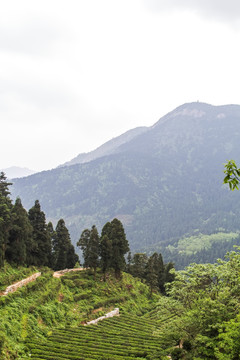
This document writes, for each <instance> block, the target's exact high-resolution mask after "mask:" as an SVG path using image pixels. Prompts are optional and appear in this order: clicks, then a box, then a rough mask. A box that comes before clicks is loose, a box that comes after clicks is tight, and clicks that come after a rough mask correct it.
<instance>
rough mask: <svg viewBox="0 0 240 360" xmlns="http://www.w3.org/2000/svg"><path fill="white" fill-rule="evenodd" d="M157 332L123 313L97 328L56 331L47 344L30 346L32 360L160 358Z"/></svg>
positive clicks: (151, 325)
mask: <svg viewBox="0 0 240 360" xmlns="http://www.w3.org/2000/svg"><path fill="white" fill-rule="evenodd" d="M156 330H157V327H156V325H155V324H154V323H152V321H148V320H145V319H143V318H141V317H137V316H131V315H126V314H123V315H120V317H114V318H109V319H106V320H103V321H100V322H99V323H98V324H97V325H90V326H83V325H82V326H80V327H77V328H70V327H69V328H65V329H57V330H55V331H53V333H52V335H51V336H49V338H48V339H47V340H46V341H39V339H36V340H31V341H29V342H28V344H27V345H28V347H29V350H30V351H29V352H30V353H31V359H33V360H40V359H41V360H43V359H44V360H94V359H98V360H132V359H135V360H136V359H141V360H143V359H149V360H152V359H161V348H160V345H159V340H160V338H159V337H158V335H157V331H156Z"/></svg>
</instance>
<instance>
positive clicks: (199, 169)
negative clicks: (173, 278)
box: [12, 102, 240, 262]
mask: <svg viewBox="0 0 240 360" xmlns="http://www.w3.org/2000/svg"><path fill="white" fill-rule="evenodd" d="M239 138H240V106H239V105H225V106H212V105H209V104H204V103H198V102H197V103H189V104H184V105H182V106H180V107H178V108H177V109H175V110H174V111H172V112H170V113H169V114H167V115H165V116H164V117H163V118H161V119H160V120H159V121H158V122H157V123H156V124H154V125H153V126H152V127H149V128H147V129H144V131H141V132H140V133H139V134H137V135H136V136H133V137H132V138H130V139H129V141H124V142H123V144H119V146H116V147H113V151H112V153H108V154H106V153H104V156H101V157H98V158H95V159H94V160H92V161H89V162H86V163H83V164H75V165H72V166H65V167H60V168H57V169H54V170H51V171H44V172H41V173H38V174H35V175H32V176H30V177H26V178H23V179H16V180H14V185H13V190H12V195H13V198H15V197H16V196H20V197H21V199H22V201H23V204H24V206H25V207H26V208H30V207H31V206H32V205H33V202H34V200H35V199H39V201H40V203H41V205H42V208H43V210H44V211H45V213H46V215H47V217H48V219H50V220H52V221H54V222H56V221H57V220H58V219H59V218H61V217H62V218H64V219H65V221H66V224H67V226H68V227H69V230H70V232H71V235H72V239H73V240H74V241H75V242H76V241H77V239H78V238H79V236H80V234H81V232H82V230H83V229H84V228H85V227H90V226H92V225H93V224H95V225H96V226H97V227H98V229H99V231H101V227H102V226H103V225H104V224H105V223H106V222H107V221H109V220H111V219H112V218H114V217H117V218H119V219H120V220H121V221H122V222H123V224H124V227H125V230H126V233H127V238H128V240H129V242H130V246H131V249H132V251H136V250H141V251H142V250H146V251H150V250H151V251H155V250H157V251H161V252H162V253H163V256H164V259H165V260H166V261H169V259H171V258H174V259H176V262H177V261H178V260H179V259H178V257H179V256H183V255H181V251H182V249H181V246H180V245H179V241H180V244H182V243H184V244H186V243H188V242H189V241H191V239H192V237H194V242H193V243H194V244H196V243H197V241H196V239H195V238H196V236H199V239H200V240H199V241H201V237H202V235H204V234H208V235H211V234H214V233H223V234H224V233H233V234H234V235H233V240H231V241H230V240H229V238H228V240H226V242H225V241H224V240H217V241H216V239H215V238H214V241H213V242H212V243H211V246H210V248H211V251H213V253H214V250H219V249H223V250H222V251H223V253H224V252H225V251H226V246H227V245H226V244H227V242H229V244H231V246H232V244H233V243H234V241H235V240H234V239H236V241H237V235H238V232H239V230H240V221H239V219H240V203H239V201H238V199H239V193H237V192H230V191H229V190H228V188H227V187H226V186H223V184H222V183H223V177H224V174H223V168H224V166H223V163H225V162H226V161H227V160H228V159H232V158H233V159H235V160H236V161H237V160H238V159H239V158H240V147H239ZM219 239H222V237H221V236H220V237H219ZM207 241H208V243H209V241H210V240H209V239H208V240H207ZM208 249H209V247H208ZM196 251H198V250H196ZM219 251H220V250H219ZM192 253H193V254H194V253H195V248H193V249H192ZM184 254H185V255H184V256H188V254H189V252H188V253H186V252H185V253H184ZM199 254H201V256H204V249H200V250H199ZM215 254H217V251H215ZM188 260H189V258H188ZM190 260H191V259H190ZM201 261H202V259H201Z"/></svg>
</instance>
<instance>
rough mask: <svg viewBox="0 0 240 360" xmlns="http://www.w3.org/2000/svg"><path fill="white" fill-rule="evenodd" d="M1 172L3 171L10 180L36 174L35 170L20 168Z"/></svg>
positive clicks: (10, 168) (13, 167)
mask: <svg viewBox="0 0 240 360" xmlns="http://www.w3.org/2000/svg"><path fill="white" fill-rule="evenodd" d="M0 171H3V172H4V173H5V174H6V176H7V177H8V178H9V179H15V178H21V177H24V176H29V175H32V174H35V173H36V171H34V170H31V169H28V168H25V167H24V168H23V167H19V166H11V167H9V168H6V169H1V170H0Z"/></svg>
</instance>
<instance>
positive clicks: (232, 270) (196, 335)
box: [146, 248, 240, 360]
mask: <svg viewBox="0 0 240 360" xmlns="http://www.w3.org/2000/svg"><path fill="white" fill-rule="evenodd" d="M239 271H240V248H238V249H237V251H233V252H231V253H229V254H228V256H227V258H226V260H219V261H218V262H217V263H215V264H191V265H190V266H188V267H187V268H186V269H185V270H181V271H176V270H172V271H171V272H173V273H174V274H175V279H174V281H173V282H171V283H170V284H168V291H167V294H168V297H167V298H164V297H162V298H161V299H160V301H159V304H158V307H157V308H156V310H155V311H152V312H151V313H150V314H149V315H146V316H147V318H149V317H150V318H152V319H153V318H154V319H155V321H157V322H158V323H159V325H161V326H160V330H159V332H160V334H161V344H162V346H163V348H165V349H167V348H168V349H170V348H173V347H175V346H178V345H179V344H182V348H183V349H182V350H174V356H175V355H176V356H180V357H179V358H181V356H183V358H185V359H221V360H223V359H229V360H230V359H231V360H235V359H237V358H238V357H236V356H239V347H238V340H237V339H238V337H239V296H240V290H239V289H240V287H239ZM171 272H170V273H171ZM169 351H170V350H169ZM178 352H179V354H175V353H178Z"/></svg>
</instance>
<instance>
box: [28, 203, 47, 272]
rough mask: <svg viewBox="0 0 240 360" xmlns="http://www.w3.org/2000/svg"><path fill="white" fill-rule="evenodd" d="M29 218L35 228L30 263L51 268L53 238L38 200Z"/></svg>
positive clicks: (29, 253)
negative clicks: (50, 256)
mask: <svg viewBox="0 0 240 360" xmlns="http://www.w3.org/2000/svg"><path fill="white" fill-rule="evenodd" d="M28 217H29V220H30V223H31V225H32V227H33V234H32V238H33V243H32V247H31V248H30V249H27V251H28V254H27V256H28V262H29V264H32V265H37V266H39V265H43V266H50V265H51V264H50V261H49V254H50V253H51V250H52V245H51V238H50V236H49V233H48V231H47V224H46V218H45V214H44V212H43V211H41V206H40V203H39V201H38V200H36V201H35V204H34V206H33V207H32V208H31V209H30V210H29V212H28Z"/></svg>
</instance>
